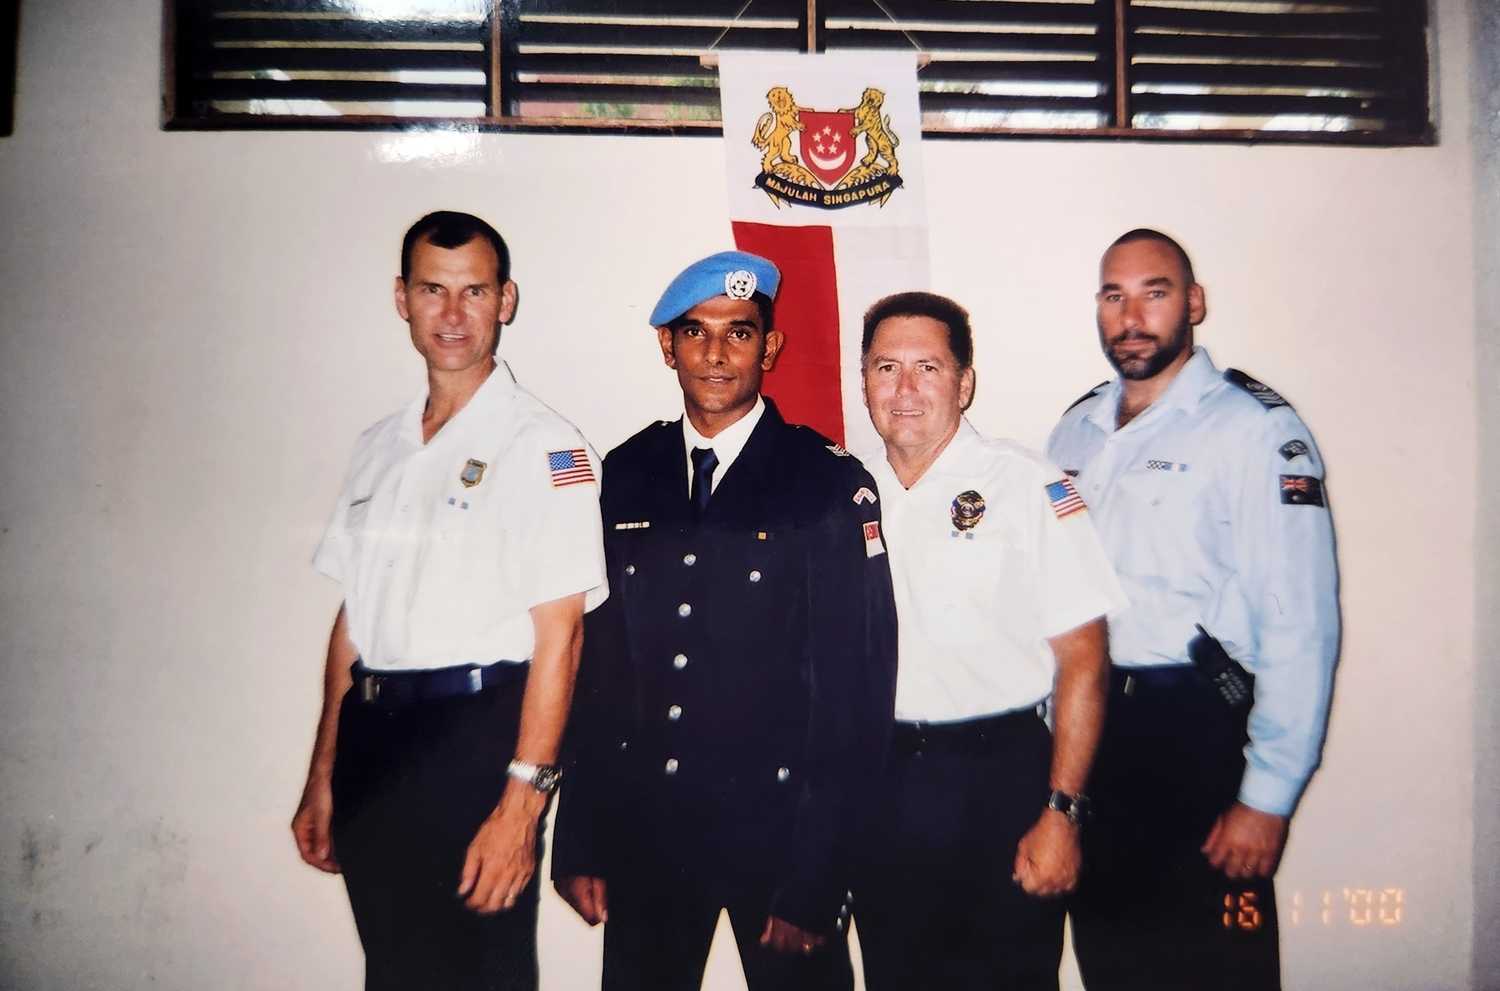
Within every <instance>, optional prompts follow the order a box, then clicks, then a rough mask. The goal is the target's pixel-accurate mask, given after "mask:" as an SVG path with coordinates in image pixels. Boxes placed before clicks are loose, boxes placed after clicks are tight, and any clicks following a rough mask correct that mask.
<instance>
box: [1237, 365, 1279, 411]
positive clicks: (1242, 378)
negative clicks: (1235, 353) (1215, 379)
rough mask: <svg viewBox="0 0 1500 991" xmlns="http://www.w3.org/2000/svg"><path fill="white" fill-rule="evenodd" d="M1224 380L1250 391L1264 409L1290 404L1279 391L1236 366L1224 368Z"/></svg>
mask: <svg viewBox="0 0 1500 991" xmlns="http://www.w3.org/2000/svg"><path fill="white" fill-rule="evenodd" d="M1224 380H1225V381H1226V382H1228V383H1230V384H1231V385H1236V386H1238V387H1240V388H1241V389H1244V390H1245V391H1246V392H1248V393H1250V395H1252V396H1254V397H1255V400H1256V402H1258V403H1260V404H1261V405H1262V406H1264V407H1265V408H1266V409H1275V408H1276V407H1278V406H1286V407H1288V408H1290V407H1291V405H1292V404H1291V403H1289V402H1287V401H1286V400H1285V399H1283V398H1281V393H1279V392H1277V391H1276V390H1275V389H1273V388H1271V387H1270V386H1269V385H1266V384H1265V383H1264V382H1257V381H1256V380H1255V379H1253V378H1251V377H1250V376H1248V375H1246V374H1245V373H1244V372H1242V371H1240V370H1239V369H1238V368H1229V369H1226V370H1225V371H1224Z"/></svg>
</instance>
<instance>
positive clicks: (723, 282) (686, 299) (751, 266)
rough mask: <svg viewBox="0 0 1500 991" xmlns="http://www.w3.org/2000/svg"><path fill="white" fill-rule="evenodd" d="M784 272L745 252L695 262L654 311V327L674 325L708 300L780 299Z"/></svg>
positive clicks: (652, 315)
mask: <svg viewBox="0 0 1500 991" xmlns="http://www.w3.org/2000/svg"><path fill="white" fill-rule="evenodd" d="M780 284H781V273H780V272H778V271H777V270H776V266H775V265H772V264H771V263H770V262H769V261H767V260H766V259H764V258H762V257H760V256H759V255H752V254H750V253H749V252H745V251H721V252H719V253H718V254H716V255H709V256H708V257H707V258H705V259H703V260H702V261H696V262H693V264H691V265H689V266H688V267H687V268H685V269H683V270H682V274H681V275H679V276H677V278H675V279H673V280H672V284H671V285H669V286H667V291H666V292H664V293H662V294H661V299H659V300H657V303H656V308H655V309H653V310H652V311H651V326H653V327H661V326H664V325H666V324H669V323H671V322H672V321H673V320H676V319H677V318H678V317H680V316H682V315H683V314H684V313H686V312H687V311H688V310H691V309H692V308H693V307H695V306H697V305H698V304H699V303H701V302H703V301H704V300H706V299H713V298H714V297H715V296H728V297H729V298H730V299H749V298H750V297H751V296H752V295H754V294H755V293H757V292H760V293H764V294H765V295H766V296H767V297H768V298H770V299H775V298H776V287H777V286H779V285H780Z"/></svg>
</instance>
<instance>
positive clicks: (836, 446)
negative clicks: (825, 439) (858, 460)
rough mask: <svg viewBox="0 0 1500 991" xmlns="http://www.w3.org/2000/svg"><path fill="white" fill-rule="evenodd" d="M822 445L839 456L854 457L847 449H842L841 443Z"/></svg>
mask: <svg viewBox="0 0 1500 991" xmlns="http://www.w3.org/2000/svg"><path fill="white" fill-rule="evenodd" d="M824 446H825V447H827V448H828V450H830V451H832V452H833V453H834V454H836V455H838V456H839V457H841V458H852V457H854V455H852V454H850V453H849V452H848V451H846V450H845V449H844V445H843V444H826V445H824Z"/></svg>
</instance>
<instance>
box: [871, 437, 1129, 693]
mask: <svg viewBox="0 0 1500 991" xmlns="http://www.w3.org/2000/svg"><path fill="white" fill-rule="evenodd" d="M865 463H866V464H867V465H869V466H870V471H871V473H872V474H873V475H874V476H875V480H876V482H877V483H878V485H879V488H880V502H881V512H882V524H883V526H884V528H885V537H886V547H887V549H888V551H889V553H890V558H891V577H892V579H893V583H894V586H895V593H896V615H897V619H898V621H899V625H900V632H899V643H900V648H899V649H900V663H899V667H898V669H897V677H896V718H897V719H901V720H909V721H931V722H946V721H952V720H959V719H973V718H978V717H981V716H987V715H993V714H995V713H1000V712H1008V711H1010V710H1013V709H1020V708H1024V707H1027V706H1034V705H1036V704H1037V703H1039V702H1041V701H1042V700H1044V699H1046V698H1047V697H1048V696H1050V695H1051V693H1052V683H1053V679H1054V676H1055V674H1056V667H1057V665H1056V659H1055V658H1054V657H1053V654H1052V648H1051V645H1049V644H1048V643H1047V638H1049V637H1053V636H1057V635H1058V634H1060V633H1066V632H1067V631H1068V630H1071V629H1073V628H1075V627H1077V626H1080V625H1082V624H1083V623H1086V622H1088V621H1089V620H1092V619H1095V618H1097V617H1099V616H1103V615H1104V614H1106V613H1108V612H1110V611H1111V610H1113V609H1119V608H1122V607H1123V606H1124V605H1125V596H1124V594H1123V593H1122V592H1121V590H1120V586H1119V583H1118V582H1117V581H1116V580H1115V573H1114V570H1113V569H1112V568H1111V567H1110V564H1109V561H1108V559H1107V558H1106V557H1105V554H1104V549H1103V547H1102V546H1101V545H1100V542H1099V538H1098V536H1097V535H1096V534H1095V532H1094V526H1093V523H1092V522H1091V521H1090V520H1089V516H1088V513H1087V511H1086V510H1085V508H1084V506H1083V502H1082V500H1081V499H1078V497H1077V494H1076V493H1075V492H1074V491H1073V490H1072V487H1071V483H1069V482H1068V481H1067V476H1065V475H1064V474H1063V473H1062V472H1061V471H1060V470H1059V469H1057V468H1055V467H1053V466H1052V464H1051V463H1049V462H1048V461H1047V460H1046V459H1045V458H1043V457H1041V456H1040V455H1038V454H1035V453H1033V452H1031V451H1029V450H1027V449H1026V448H1024V447H1021V446H1020V445H1019V444H1015V443H1013V442H1011V441H1007V440H991V439H988V438H985V437H983V436H981V435H980V434H979V433H978V432H977V431H976V430H975V429H974V428H973V427H972V426H970V425H969V422H968V421H967V420H964V421H963V422H961V423H960V424H959V428H958V433H957V434H956V435H955V436H954V437H953V439H952V440H951V441H950V442H949V443H948V446H947V448H945V449H944V450H943V452H942V454H940V455H938V459H937V460H936V461H935V462H933V464H932V466H931V467H929V468H928V469H927V471H926V473H925V474H923V476H922V477H921V478H920V479H918V480H917V483H916V484H915V485H913V486H912V487H911V488H910V489H906V488H903V487H902V485H901V483H900V481H899V480H897V478H896V474H895V472H894V471H893V470H892V469H891V466H890V464H889V462H888V461H887V460H886V459H885V457H884V456H883V455H879V456H875V457H871V458H867V459H866V462H865ZM976 517H977V518H976ZM960 522H962V523H971V525H969V526H967V527H965V526H961V525H960Z"/></svg>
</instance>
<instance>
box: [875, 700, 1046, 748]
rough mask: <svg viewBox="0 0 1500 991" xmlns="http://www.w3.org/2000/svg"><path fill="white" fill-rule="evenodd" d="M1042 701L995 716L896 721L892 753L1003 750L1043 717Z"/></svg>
mask: <svg viewBox="0 0 1500 991" xmlns="http://www.w3.org/2000/svg"><path fill="white" fill-rule="evenodd" d="M1045 711H1046V706H1045V704H1039V705H1034V706H1027V707H1026V708H1024V709H1013V710H1011V711H1010V712H1002V713H1000V714H999V715H996V716H981V717H980V718H978V719H960V720H957V721H955V722H945V723H928V722H904V721H901V720H897V722H896V730H895V732H894V733H893V734H892V735H891V752H892V753H894V754H896V755H897V756H904V757H910V756H915V755H918V754H921V753H923V752H924V751H929V752H933V753H950V754H970V755H983V754H992V753H996V752H998V751H1000V750H1002V749H1004V748H1005V747H1006V746H1007V745H1009V743H1010V742H1011V741H1012V740H1013V739H1015V737H1016V734H1017V732H1018V731H1021V730H1024V729H1026V728H1028V727H1030V726H1031V725H1033V724H1034V723H1036V722H1038V721H1040V720H1041V718H1042V713H1043V712H1045Z"/></svg>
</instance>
